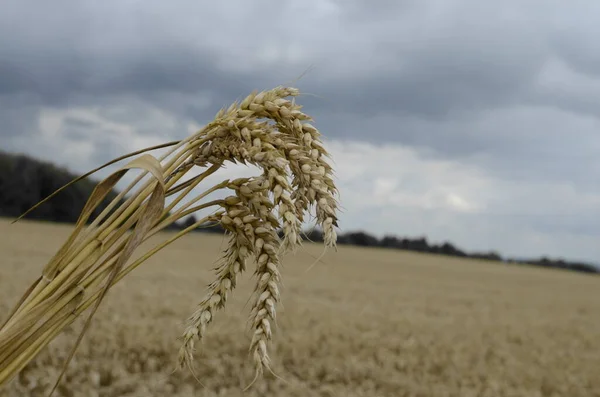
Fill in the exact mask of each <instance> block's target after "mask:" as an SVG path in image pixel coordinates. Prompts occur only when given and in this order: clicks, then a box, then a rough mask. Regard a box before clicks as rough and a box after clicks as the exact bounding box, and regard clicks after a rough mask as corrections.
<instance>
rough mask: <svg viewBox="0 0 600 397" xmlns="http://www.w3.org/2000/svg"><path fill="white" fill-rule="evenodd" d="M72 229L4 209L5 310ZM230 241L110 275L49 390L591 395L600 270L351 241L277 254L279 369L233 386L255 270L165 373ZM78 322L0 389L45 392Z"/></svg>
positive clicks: (599, 352)
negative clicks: (7, 215)
mask: <svg viewBox="0 0 600 397" xmlns="http://www.w3.org/2000/svg"><path fill="white" fill-rule="evenodd" d="M71 230H72V226H70V225H54V224H50V223H36V222H20V223H17V224H14V225H11V224H10V223H9V222H8V221H7V220H0V236H1V238H0V258H2V259H1V262H0V320H2V319H4V318H5V317H6V315H7V314H8V311H9V310H10V308H11V307H12V305H13V304H14V303H15V302H16V300H17V299H18V298H19V297H20V296H21V295H22V293H23V292H24V290H25V289H26V288H27V287H28V286H29V284H30V283H31V282H32V281H33V280H34V278H35V277H36V276H37V275H38V274H39V271H40V269H41V267H42V266H43V265H44V264H45V263H46V262H47V260H48V259H49V258H50V257H51V256H52V255H53V254H54V253H55V250H56V249H57V248H58V247H59V246H60V244H61V243H62V242H63V241H64V240H65V239H66V238H67V236H68V234H69V232H70V231H71ZM150 243H151V242H150ZM224 247H225V241H224V239H223V237H221V236H216V235H205V234H197V233H192V234H190V235H187V236H185V237H183V238H182V239H181V240H178V241H177V242H175V243H174V244H173V245H171V246H170V247H168V248H167V249H166V250H164V251H161V252H160V253H159V254H157V255H156V256H155V257H153V258H151V259H150V260H149V261H148V262H147V263H145V264H144V265H142V266H141V267H140V268H139V269H136V270H135V271H134V272H133V273H132V274H131V275H129V276H128V277H126V278H125V279H123V280H122V281H121V282H119V283H118V284H117V285H116V286H115V287H113V288H112V289H111V290H110V292H109V294H108V296H107V298H106V300H105V301H104V302H103V304H102V306H101V307H100V309H99V311H98V313H97V315H96V317H95V318H94V320H93V323H92V327H91V328H90V329H89V331H88V333H87V334H86V336H85V338H84V340H83V342H82V345H81V346H80V348H79V350H78V351H77V354H76V356H75V358H74V360H73V361H72V363H71V365H70V366H69V369H68V371H67V375H66V378H65V379H64V380H63V382H62V383H61V386H60V387H59V389H58V392H57V393H56V395H57V396H73V397H74V396H242V395H243V396H259V395H260V396H340V397H345V396H348V397H354V396H365V397H366V396H369V397H376V396H461V397H462V396H465V397H468V396H532V397H535V396H573V397H575V396H585V397H592V396H600V278H598V277H595V276H590V275H584V274H577V273H570V272H565V271H560V270H548V269H538V268H530V267H518V266H515V265H505V264H499V263H486V262H482V261H475V260H462V259H454V258H446V257H442V256H436V255H424V254H416V253H408V252H402V251H393V250H383V249H365V248H356V247H348V246H341V247H339V250H338V252H333V251H332V252H329V253H328V254H327V255H326V256H325V257H324V258H323V260H322V261H321V262H319V263H318V264H316V265H315V266H314V267H313V268H311V269H310V270H309V267H310V266H311V264H312V263H313V262H314V261H315V259H316V258H318V257H319V256H320V255H321V253H322V246H320V245H316V244H305V245H304V246H303V248H302V249H301V250H300V251H299V252H298V253H297V254H295V255H289V256H287V257H285V259H284V262H283V270H282V274H283V283H284V287H283V291H282V307H281V310H280V311H279V314H278V317H277V328H276V329H275V330H274V346H273V349H272V354H271V356H272V359H273V370H274V371H275V373H276V374H277V375H278V376H279V377H280V378H281V379H278V378H275V377H274V376H272V375H271V374H269V373H265V376H264V377H263V378H262V379H259V380H258V381H257V382H256V383H255V384H254V385H253V387H252V388H251V389H249V390H248V391H246V392H242V390H243V389H244V387H245V386H246V385H248V383H249V382H250V381H251V380H252V378H253V373H254V368H253V364H252V362H251V360H250V359H249V357H248V345H249V339H250V336H249V334H248V332H247V329H248V328H247V319H248V311H249V308H248V304H247V299H248V296H250V290H251V288H252V285H253V281H252V280H251V279H250V278H251V275H252V267H250V268H249V272H248V273H246V274H245V276H244V277H243V278H242V280H241V282H240V285H239V287H238V289H236V291H235V292H234V294H233V295H232V297H231V301H230V304H228V306H227V308H226V309H225V310H224V312H221V313H219V315H218V316H217V318H216V320H215V322H214V323H213V324H212V328H211V329H210V330H209V331H208V336H207V338H206V340H205V341H204V343H203V346H202V348H201V350H199V351H198V353H197V354H196V368H195V372H196V375H197V377H198V380H196V379H194V377H193V376H192V375H191V374H190V373H189V372H188V371H186V370H182V371H177V372H173V371H174V369H175V368H176V360H177V352H178V348H179V346H180V341H178V340H177V338H178V337H179V336H180V335H181V331H182V329H183V327H184V321H185V320H186V318H187V317H188V316H189V314H190V313H192V312H193V310H194V309H195V306H196V303H197V302H198V301H199V300H200V299H201V298H202V297H203V296H204V293H205V288H206V285H207V284H208V283H209V282H210V281H211V280H212V279H213V277H214V275H213V273H212V268H213V265H214V262H215V260H216V259H217V258H218V255H219V251H220V249H222V248H224ZM307 270H308V271H307ZM81 323H82V321H81V319H80V320H79V321H78V322H76V323H75V325H74V326H73V327H70V328H69V329H68V330H67V332H65V333H64V334H62V335H60V336H59V337H58V338H57V339H56V340H55V341H53V342H52V343H51V344H50V346H49V348H48V349H46V350H44V351H43V352H42V353H41V354H40V356H39V357H38V358H37V359H36V360H34V362H32V363H31V364H30V365H29V366H28V367H26V369H25V370H24V371H23V372H22V373H21V374H20V375H19V376H18V377H17V378H16V379H15V380H14V381H12V382H11V383H10V384H9V385H8V386H6V387H4V388H3V389H0V396H43V395H45V393H47V392H48V391H49V389H50V388H51V387H52V385H53V382H54V381H55V380H56V377H57V376H58V373H59V372H60V369H61V364H62V361H63V360H64V359H65V358H66V355H67V354H68V351H69V348H70V347H71V346H72V344H73V342H74V341H75V339H76V337H77V331H78V330H79V328H80V326H81ZM198 381H200V382H202V384H200V383H199V382H198Z"/></svg>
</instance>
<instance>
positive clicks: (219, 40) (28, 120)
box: [0, 0, 600, 263]
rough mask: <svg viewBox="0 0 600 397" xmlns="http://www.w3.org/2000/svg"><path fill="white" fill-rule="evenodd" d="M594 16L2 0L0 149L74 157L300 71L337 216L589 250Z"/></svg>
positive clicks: (424, 232)
mask: <svg viewBox="0 0 600 397" xmlns="http://www.w3.org/2000/svg"><path fill="white" fill-rule="evenodd" d="M597 15H600V2H597V1H593V0H589V1H581V0H574V1H571V2H569V3H568V4H567V3H566V2H564V1H558V0H507V1H503V2H484V1H480V0H428V1H421V0H371V1H370V2H367V1H366V0H346V1H341V0H336V1H334V0H303V1H291V0H277V1H271V0H255V1H251V2H250V1H242V0H230V1H227V2H216V1H213V2H208V1H198V0H171V1H164V0H161V1H158V0H144V1H138V0H135V1H134V0H105V1H102V2H99V1H89V0H72V1H71V0H70V1H67V0H55V1H52V2H41V1H31V0H4V1H3V6H2V12H1V13H0V126H1V127H0V148H1V149H4V150H8V151H13V152H22V153H27V154H30V155H33V156H36V157H39V158H41V159H44V160H50V161H53V162H55V163H56V164H59V165H61V166H65V167H67V168H69V169H70V170H72V171H74V172H77V173H83V172H85V171H88V170H89V169H91V168H94V167H96V166H98V165H100V164H102V163H104V162H106V161H108V160H110V159H112V158H114V157H117V156H119V155H122V154H125V153H128V152H130V151H132V150H136V149H140V148H143V147H146V146H150V145H154V144H158V143H163V142H167V141H170V140H173V139H181V138H183V137H185V136H187V135H189V134H191V133H193V132H194V131H195V130H197V129H198V128H200V127H201V126H202V125H204V124H206V123H208V122H209V121H210V120H212V118H213V116H214V114H215V113H216V112H217V111H218V110H219V109H220V108H221V107H223V106H227V105H229V104H230V103H231V102H232V101H234V100H236V99H239V98H241V97H244V96H246V95H247V94H249V93H250V92H251V91H253V90H264V89H270V88H273V87H275V86H278V85H292V86H296V87H298V88H299V89H300V90H301V91H302V92H303V93H305V94H306V95H303V96H302V97H300V98H299V99H298V102H299V103H301V104H302V105H304V110H305V111H306V112H307V113H308V114H310V115H311V116H313V118H314V120H315V121H314V125H315V126H316V127H317V128H319V130H320V131H321V133H322V134H323V136H324V140H325V144H326V147H327V148H328V149H329V150H330V152H331V154H332V157H333V160H334V167H335V170H336V175H337V179H336V182H337V184H338V187H339V189H340V201H341V205H342V208H343V212H342V213H341V216H340V232H342V233H343V232H349V231H355V230H364V231H367V232H369V233H371V234H374V235H377V236H378V237H382V236H383V235H385V234H393V235H397V236H409V237H419V236H427V238H428V239H429V240H430V241H431V242H435V243H441V242H444V241H450V242H452V243H453V244H455V245H456V246H458V247H460V248H462V249H465V250H467V251H490V250H495V251H498V252H500V253H501V254H503V255H506V256H512V257H540V256H541V255H549V256H551V257H564V258H567V259H572V260H584V261H588V262H594V263H598V262H600V244H599V243H600V157H599V156H598V154H600V52H599V51H598V46H597V37H598V35H599V34H600V25H599V24H598V18H597ZM300 77H301V78H300ZM237 171H240V170H235V169H230V170H228V171H227V173H228V174H231V175H234V174H235V173H236V172H237ZM106 172H108V171H106ZM240 172H242V173H243V172H245V171H244V170H241V171H240ZM99 175H100V176H103V175H106V173H105V174H102V173H101V174H99Z"/></svg>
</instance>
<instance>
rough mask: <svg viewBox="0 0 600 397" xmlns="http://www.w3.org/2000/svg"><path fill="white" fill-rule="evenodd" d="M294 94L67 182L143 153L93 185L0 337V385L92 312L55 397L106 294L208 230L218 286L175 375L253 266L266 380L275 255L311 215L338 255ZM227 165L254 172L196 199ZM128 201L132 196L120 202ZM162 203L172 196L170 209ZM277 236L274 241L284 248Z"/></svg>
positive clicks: (312, 142)
mask: <svg viewBox="0 0 600 397" xmlns="http://www.w3.org/2000/svg"><path fill="white" fill-rule="evenodd" d="M298 95H299V91H298V90H297V89H295V88H287V87H277V88H275V89H272V90H269V91H263V92H260V93H256V92H254V93H252V94H250V95H249V96H248V97H246V98H245V99H244V100H242V101H241V102H239V103H238V102H236V103H233V104H232V105H231V106H229V108H227V109H222V110H220V111H219V112H218V113H217V115H216V116H215V118H214V120H213V121H212V122H210V123H209V124H207V125H206V126H205V127H204V128H202V129H201V130H200V131H198V132H197V133H195V134H193V135H192V136H190V137H188V138H186V139H185V140H182V141H179V142H170V143H167V144H165V145H160V146H156V147H152V148H147V149H144V150H140V151H137V152H134V153H130V154H128V155H126V156H123V157H121V158H118V159H115V160H113V161H111V162H110V163H107V164H105V165H104V166H102V167H100V168H98V169H95V170H93V171H91V172H90V173H88V174H86V175H83V176H82V177H80V178H78V179H76V180H75V181H73V182H71V183H74V182H76V181H77V180H79V179H81V178H83V177H86V176H88V175H91V174H92V173H93V172H96V171H98V170H99V169H101V168H103V167H106V166H108V165H110V164H113V163H115V162H116V161H120V160H123V159H125V158H129V157H132V156H135V155H140V154H141V156H140V157H137V158H135V159H134V160H132V161H131V162H130V163H128V164H127V165H125V166H124V167H122V168H121V169H119V170H118V171H116V172H114V173H113V174H111V175H110V176H109V177H107V178H106V179H104V180H103V181H102V182H100V183H99V184H98V185H97V186H96V188H95V190H94V192H93V193H92V195H91V196H90V198H89V200H88V202H87V203H86V205H85V207H84V208H83V210H82V212H81V215H80V218H79V220H78V222H77V223H76V225H75V228H74V230H73V232H72V234H71V235H70V237H69V238H68V239H67V241H66V242H65V243H64V245H63V246H62V247H61V248H60V249H59V250H58V252H57V253H56V255H55V256H54V257H53V258H52V259H51V260H50V261H49V262H48V263H47V264H46V266H45V267H44V268H43V271H42V275H41V276H40V277H39V278H38V280H37V281H35V282H34V283H33V284H32V285H31V287H30V288H29V290H28V291H27V292H26V293H25V294H24V296H23V297H22V298H21V300H20V301H19V303H18V304H17V305H16V306H15V308H14V309H13V311H12V312H11V313H10V315H9V317H8V318H7V320H6V322H5V323H4V325H3V326H2V327H1V328H0V385H1V384H4V383H6V382H8V381H9V380H10V379H12V378H13V377H14V376H15V375H16V374H17V373H18V372H19V371H20V370H22V369H23V368H24V367H25V366H26V365H27V363H29V362H30V361H31V360H33V359H34V358H35V356H36V355H37V354H38V353H39V352H40V351H41V349H43V348H44V347H45V346H46V345H48V343H50V341H52V340H53V338H55V337H56V336H57V335H58V334H59V333H60V332H61V331H62V330H63V329H64V328H65V327H67V326H68V325H70V324H71V323H73V321H74V320H75V319H76V318H77V317H78V316H80V315H81V314H83V313H84V312H85V311H86V310H87V309H89V308H90V307H91V310H90V313H89V315H88V317H87V319H86V322H85V324H84V328H83V330H82V332H81V333H80V335H79V338H78V339H77V341H76V343H75V346H74V348H73V350H72V352H71V354H70V356H69V357H68V359H67V361H66V363H65V365H64V367H63V371H62V372H61V375H60V376H59V378H58V380H57V381H56V384H55V386H54V388H53V389H52V391H51V393H50V394H52V392H53V391H54V390H55V389H56V386H57V385H58V384H59V383H60V381H61V378H62V376H63V375H64V372H65V370H66V368H67V366H68V364H69V361H70V360H71V358H72V357H73V354H74V352H75V350H76V349H77V346H78V345H79V343H80V342H81V339H82V337H83V335H84V333H85V331H86V330H87V329H88V327H89V326H90V321H91V319H92V317H93V315H94V313H95V312H96V310H97V308H98V306H99V304H100V303H101V301H102V299H103V298H104V296H105V295H106V293H107V291H108V290H109V289H110V288H111V287H112V286H113V285H114V284H115V283H117V282H118V281H119V280H121V279H122V278H123V277H124V276H125V275H127V274H128V273H129V272H131V271H132V270H133V269H135V268H136V267H137V266H139V265H140V264H141V263H143V262H144V261H145V260H147V259H148V258H150V257H151V256H153V255H154V254H156V253H157V252H158V251H159V250H161V249H163V248H165V247H167V246H168V245H169V244H171V243H172V242H173V241H175V240H176V239H178V238H180V237H181V236H183V235H185V234H186V233H188V232H190V231H191V230H193V229H195V228H197V227H198V226H200V225H202V224H205V223H206V222H215V223H218V224H220V225H222V226H223V228H224V229H225V230H226V233H227V236H228V247H227V249H226V250H225V251H224V254H223V257H222V258H221V261H220V263H219V265H218V267H217V268H216V272H217V274H216V279H215V281H213V282H212V283H211V284H210V285H209V286H208V291H207V295H206V297H205V298H204V299H203V300H202V301H201V302H200V304H199V305H198V308H197V310H196V312H195V313H193V314H192V315H191V316H190V318H189V319H188V322H187V326H186V328H185V331H184V333H183V335H182V341H183V343H182V347H181V349H180V352H179V364H180V366H188V367H190V368H191V367H192V361H193V357H194V348H195V342H197V341H201V340H202V338H203V337H204V335H205V334H206V327H207V326H208V325H209V324H210V322H211V321H212V319H213V318H214V316H215V315H216V313H217V311H218V310H219V309H221V308H223V307H224V305H225V304H226V301H227V297H228V294H230V293H231V292H232V291H233V289H234V288H235V286H236V283H237V279H238V277H239V275H240V274H241V273H242V272H243V271H245V270H246V265H247V262H248V261H249V260H254V261H255V262H256V270H255V275H256V280H257V281H256V287H255V290H254V295H253V296H254V298H253V305H252V310H251V314H250V324H251V328H252V335H253V336H252V341H251V344H250V352H251V356H252V357H253V360H254V362H255V364H256V376H255V379H256V378H257V377H258V376H259V375H260V374H261V373H262V371H263V369H268V370H271V368H270V359H269V355H268V344H269V342H270V340H271V337H272V332H271V328H272V323H273V322H274V321H275V313H276V305H277V302H278V301H279V284H280V280H281V275H280V272H279V266H280V262H281V258H282V256H283V255H284V254H285V253H286V252H289V251H294V250H295V249H297V248H298V246H299V245H300V244H301V237H300V228H301V225H302V222H303V221H304V219H305V215H306V214H307V212H308V210H309V209H310V208H311V207H314V209H315V213H316V222H317V224H318V225H320V227H321V228H322V229H323V233H324V240H325V245H326V246H327V247H334V246H335V244H336V233H335V229H334V227H335V226H337V216H336V209H337V199H336V196H337V189H336V187H335V184H334V181H333V178H332V168H331V166H330V165H329V163H328V162H327V157H328V154H327V152H326V150H325V148H324V146H323V144H322V142H321V139H320V133H319V131H318V130H317V129H316V128H315V127H313V126H312V125H310V124H309V123H308V122H309V121H311V118H310V117H309V116H308V115H306V114H304V113H303V112H302V111H301V106H299V105H297V104H296V103H295V97H297V96H298ZM290 98H291V99H290ZM161 147H170V148H171V149H170V150H169V151H168V152H167V153H165V154H164V155H163V156H162V157H159V158H155V157H153V156H151V155H150V154H147V152H148V151H150V150H153V149H157V148H161ZM227 162H232V163H243V164H251V165H254V166H256V167H258V169H260V170H262V173H261V174H260V175H257V176H254V177H251V178H240V179H236V180H233V181H232V180H225V181H223V182H221V183H219V184H216V185H214V186H212V187H208V188H204V189H203V191H202V193H194V192H195V191H196V190H195V189H196V188H197V187H198V186H199V185H200V184H201V183H202V182H203V181H205V180H206V178H207V177H208V176H209V175H212V174H215V173H216V172H217V171H218V170H219V169H220V168H221V167H222V165H223V164H225V163H227ZM198 168H202V169H203V171H202V172H201V173H200V174H199V175H198V176H196V177H194V178H191V179H189V180H187V181H186V182H179V181H180V180H181V179H182V178H183V176H185V175H186V174H188V173H189V172H190V171H191V170H193V169H198ZM131 169H140V170H142V173H141V175H139V176H138V177H137V178H136V179H135V180H134V181H133V182H132V183H131V184H130V185H129V186H128V187H127V188H125V189H124V190H123V191H122V192H121V193H120V194H119V195H118V196H117V197H116V198H115V199H114V200H113V201H112V202H111V203H110V204H109V206H108V207H107V208H106V209H105V210H104V211H103V212H102V213H101V214H100V215H99V216H98V217H97V218H96V219H94V220H93V221H92V222H91V223H89V222H88V221H89V218H90V216H91V213H92V211H93V210H94V209H95V208H96V207H97V206H98V205H99V204H100V202H101V201H102V199H103V198H104V197H105V196H106V195H107V194H108V192H109V191H110V190H111V189H112V188H113V187H114V186H115V185H116V183H117V182H118V181H119V180H120V179H121V178H122V177H123V175H124V174H125V173H127V172H128V171H130V170H131ZM144 178H146V179H144ZM69 185H70V184H69ZM66 186H68V185H66ZM66 186H64V187H63V188H65V187H66ZM63 188H61V189H59V191H60V190H62V189H63ZM221 190H228V191H230V192H231V195H229V196H227V197H225V198H223V199H218V200H212V201H208V202H202V200H203V199H205V198H206V197H207V196H208V195H209V194H211V193H214V192H217V191H221ZM57 192H58V191H57ZM57 192H55V193H54V194H56V193H57ZM54 194H53V195H54ZM127 194H129V197H128V198H127V199H126V200H124V197H125V196H126V195H127ZM53 195H52V196H53ZM52 196H50V197H48V198H47V199H49V198H51V197H52ZM167 197H173V199H172V202H171V204H169V205H166V198H167ZM47 199H46V200H47ZM123 200H124V201H123ZM44 201H45V200H44ZM39 204H41V203H39ZM39 204H38V205H39ZM178 205H179V208H178V209H177V210H175V211H174V208H175V207H177V206H178ZM34 208H35V207H34ZM208 208H212V209H213V210H214V211H213V212H212V213H210V215H208V216H205V217H203V218H202V219H200V220H198V221H197V222H196V223H195V224H193V225H191V226H189V227H187V228H186V229H184V230H181V231H179V232H178V233H176V234H175V235H174V236H172V237H170V238H169V239H167V240H165V241H163V242H161V243H160V244H158V245H156V246H155V247H153V248H151V249H149V250H148V251H147V252H145V253H144V254H143V255H141V256H140V257H139V258H138V259H136V260H134V261H130V259H131V257H132V254H133V253H134V251H135V250H136V248H137V247H138V246H139V245H140V244H141V243H143V242H144V241H146V240H147V239H148V238H150V237H152V236H154V235H156V234H157V233H158V232H160V231H161V230H163V229H165V228H166V227H168V226H169V225H171V224H173V223H174V222H177V221H178V220H180V219H182V218H183V217H185V216H187V215H189V214H191V213H194V212H196V211H198V210H202V209H208ZM32 209H33V208H32ZM24 215H26V214H24ZM24 215H23V216H24ZM132 228H133V230H132ZM278 230H282V231H283V237H282V238H280V237H279V236H278V233H277V231H278Z"/></svg>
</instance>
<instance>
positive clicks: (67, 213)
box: [0, 151, 117, 222]
mask: <svg viewBox="0 0 600 397" xmlns="http://www.w3.org/2000/svg"><path fill="white" fill-rule="evenodd" d="M76 177H77V175H74V174H72V173H70V172H68V171H67V170H66V169H64V168H59V167H56V166H54V165H53V164H51V163H48V162H42V161H39V160H35V159H33V158H31V157H29V156H25V155H22V154H9V153H6V152H2V151H0V216H4V217H18V216H20V215H21V214H23V213H24V212H25V211H27V210H28V209H29V208H31V207H33V206H34V205H35V204H37V203H38V202H40V201H41V200H42V199H44V198H46V197H47V196H49V195H50V194H52V193H53V192H54V191H56V190H57V189H59V188H60V187H62V186H63V185H65V184H66V183H68V182H70V181H71V180H73V179H75V178H76ZM95 186H96V182H94V181H92V180H91V179H89V178H85V179H83V180H81V181H79V182H77V183H75V184H73V185H71V186H69V187H67V188H66V189H65V190H63V191H62V192H60V193H58V194H57V195H56V196H55V197H53V198H52V199H51V200H49V201H48V202H46V203H44V204H42V205H40V206H39V207H38V208H36V209H35V210H33V211H32V212H31V213H30V214H29V215H28V216H27V217H26V218H27V219H38V220H47V221H53V222H75V221H77V219H78V218H79V214H80V212H81V210H82V209H83V206H84V205H85V202H86V201H87V200H88V198H89V196H90V194H91V193H92V191H93V190H94V188H95ZM116 196H117V193H116V192H115V191H111V192H109V193H108V195H107V196H106V197H105V199H104V200H103V201H102V202H101V204H100V205H99V206H98V208H96V209H95V210H94V211H93V213H92V216H91V219H94V218H95V217H97V216H98V215H99V214H100V212H101V211H103V210H104V209H105V208H106V206H107V205H108V204H109V203H110V202H111V201H112V200H113V199H114V198H115V197H116Z"/></svg>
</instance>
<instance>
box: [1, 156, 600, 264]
mask: <svg viewBox="0 0 600 397" xmlns="http://www.w3.org/2000/svg"><path fill="white" fill-rule="evenodd" d="M75 177H76V175H74V174H72V173H70V172H69V171H68V170H66V169H64V168H60V167H56V166H55V165H53V164H51V163H48V162H43V161H39V160H36V159H34V158H32V157H30V156H27V155H23V154H9V153H5V152H2V151H0V217H11V218H14V217H18V216H19V215H21V214H22V213H24V212H25V211H27V210H28V209H29V208H31V207H32V206H33V205H35V204H36V203H38V202H39V201H40V200H42V199H44V198H45V197H47V196H48V195H50V194H51V193H53V192H54V191H55V190H56V189H58V188H60V187H61V186H63V185H64V184H66V183H68V182H70V181H71V180H73V179H74V178H75ZM95 185H96V182H94V181H93V180H91V179H89V178H86V179H83V180H81V181H79V182H77V183H76V184H73V185H71V186H69V187H68V188H66V189H65V190H63V191H62V192H60V193H59V194H58V195H57V196H56V197H55V198H53V199H51V200H49V201H48V202H46V203H44V204H42V205H41V206H39V207H38V208H36V209H35V210H34V211H33V212H31V213H30V214H28V215H27V216H26V217H25V218H26V219H35V220H44V221H51V222H68V223H73V222H76V221H77V219H78V218H79V213H80V211H81V210H82V209H83V206H84V205H85V202H86V201H87V199H88V197H89V196H90V194H91V192H92V190H93V189H94V187H95ZM116 196H117V192H116V191H112V192H110V193H109V194H108V195H107V197H106V198H105V199H104V200H103V202H102V203H101V205H100V206H99V208H98V209H97V210H95V211H94V213H93V214H92V217H91V219H94V218H95V217H96V216H97V215H98V214H99V213H100V212H101V211H102V210H103V209H105V208H106V206H107V205H108V204H109V203H110V202H111V201H112V200H113V199H114V198H115V197H116ZM194 223H196V218H195V217H194V216H193V215H192V216H190V217H188V218H186V219H185V220H184V221H182V222H179V223H177V224H175V225H173V227H172V228H173V229H183V228H186V227H189V226H191V225H193V224H194ZM207 226H208V225H207ZM196 231H197V232H206V233H224V229H223V228H221V227H220V226H219V225H216V226H210V227H205V226H201V227H198V228H197V229H196ZM303 238H304V239H305V240H307V241H313V242H317V243H320V242H323V236H322V234H321V232H320V231H319V230H318V229H315V230H310V231H305V233H304V235H303ZM338 244H340V245H353V246H361V247H381V248H387V249H400V250H407V251H414V252H424V253H432V254H440V255H447V256H454V257H462V258H474V259H484V260H489V261H497V262H504V263H520V264H528V265H533V266H541V267H547V268H559V269H566V270H573V271H579V272H586V273H595V274H598V273H600V270H599V269H598V268H596V267H594V266H593V265H591V264H588V263H581V262H572V261H566V260H563V259H550V258H547V257H542V258H540V259H531V260H516V259H511V258H503V257H502V256H501V255H500V254H499V253H497V252H495V251H490V252H471V253H467V252H466V251H464V250H462V249H460V248H457V247H455V246H454V245H453V244H451V243H450V242H444V243H442V244H431V243H430V242H429V241H427V238H426V237H418V238H406V237H404V238H400V237H397V236H392V235H387V236H384V237H383V238H377V237H375V236H372V235H370V234H368V233H366V232H363V231H352V232H347V233H342V234H340V235H339V237H338Z"/></svg>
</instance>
